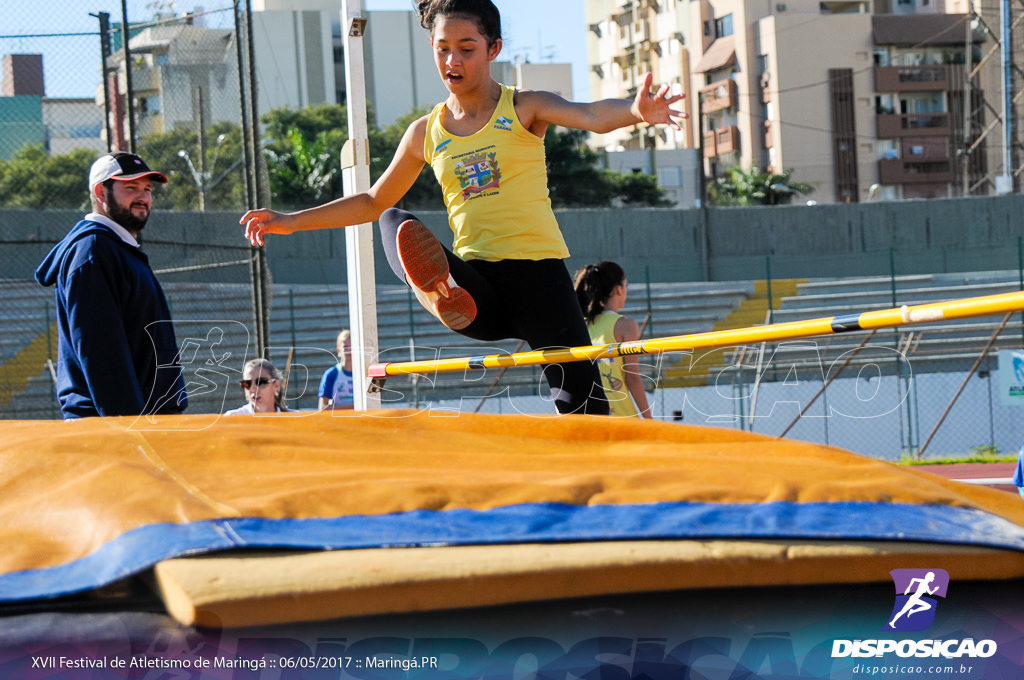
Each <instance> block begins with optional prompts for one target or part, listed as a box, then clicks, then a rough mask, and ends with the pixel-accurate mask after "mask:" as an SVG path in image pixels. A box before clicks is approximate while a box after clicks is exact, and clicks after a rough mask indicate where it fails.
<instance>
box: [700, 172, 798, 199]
mask: <svg viewBox="0 0 1024 680" xmlns="http://www.w3.org/2000/svg"><path fill="white" fill-rule="evenodd" d="M792 176H793V169H792V168H790V169H789V170H785V171H783V172H781V173H774V172H764V171H762V170H760V169H758V168H757V167H752V168H751V169H750V170H749V171H746V170H744V169H743V168H741V167H740V166H738V165H737V166H734V167H732V168H729V170H728V171H727V173H726V174H725V176H723V177H718V178H716V179H715V180H714V182H712V183H711V184H710V185H709V186H708V195H709V198H710V202H711V205H715V206H719V207H724V206H748V205H785V204H787V203H790V202H791V201H792V200H793V196H794V195H795V194H810V193H811V192H813V191H814V186H813V185H811V184H807V183H805V182H793V181H792Z"/></svg>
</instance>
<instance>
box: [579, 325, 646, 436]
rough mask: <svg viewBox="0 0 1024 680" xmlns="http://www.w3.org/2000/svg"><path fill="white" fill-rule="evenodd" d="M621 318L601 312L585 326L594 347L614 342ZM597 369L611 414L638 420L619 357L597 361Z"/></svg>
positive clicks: (638, 415)
mask: <svg viewBox="0 0 1024 680" xmlns="http://www.w3.org/2000/svg"><path fill="white" fill-rule="evenodd" d="M621 318H622V315H621V314H616V313H615V312H601V313H600V314H598V315H597V317H596V318H595V319H594V323H591V324H587V330H588V331H590V340H591V342H593V343H594V344H595V345H610V344H612V343H613V342H616V340H615V322H616V321H618V320H619V319H621ZM597 368H598V370H599V371H600V372H601V384H603V385H604V393H605V396H606V397H608V406H609V407H611V414H612V415H613V416H616V417H620V418H639V417H640V414H639V413H638V412H637V410H636V405H635V404H634V403H633V398H632V397H630V396H629V388H627V387H626V381H625V379H624V377H623V375H622V359H621V358H620V357H609V358H607V359H599V360H598V362H597Z"/></svg>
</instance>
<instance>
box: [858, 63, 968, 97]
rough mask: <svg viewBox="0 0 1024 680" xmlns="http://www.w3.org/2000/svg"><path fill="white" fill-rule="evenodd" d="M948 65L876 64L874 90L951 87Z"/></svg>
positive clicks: (930, 90)
mask: <svg viewBox="0 0 1024 680" xmlns="http://www.w3.org/2000/svg"><path fill="white" fill-rule="evenodd" d="M949 68H950V67H949V66H944V65H942V64H931V65H928V66H876V67H875V92H941V91H945V90H949V89H952V87H953V81H952V79H951V78H950V73H949Z"/></svg>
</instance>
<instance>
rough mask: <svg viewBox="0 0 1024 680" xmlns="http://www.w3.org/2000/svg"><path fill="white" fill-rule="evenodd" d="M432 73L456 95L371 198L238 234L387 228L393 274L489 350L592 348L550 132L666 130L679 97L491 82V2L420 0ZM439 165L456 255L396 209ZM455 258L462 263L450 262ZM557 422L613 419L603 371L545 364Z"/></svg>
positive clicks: (433, 115) (421, 128)
mask: <svg viewBox="0 0 1024 680" xmlns="http://www.w3.org/2000/svg"><path fill="white" fill-rule="evenodd" d="M417 8H418V11H419V17H420V24H421V25H422V26H423V28H425V29H426V30H427V31H428V32H429V34H430V42H431V46H432V49H433V53H434V63H435V66H436V67H437V70H438V74H439V75H440V77H441V80H442V81H443V82H444V85H445V87H446V88H447V90H448V93H449V94H448V98H447V99H445V101H443V102H441V103H440V104H438V105H437V106H436V107H434V109H433V110H432V111H431V112H430V113H429V114H428V115H426V116H423V117H421V118H419V119H417V120H416V121H414V122H413V123H412V124H411V125H410V126H409V128H408V129H407V130H406V131H405V134H404V135H403V137H402V141H401V142H400V143H399V146H398V150H397V151H396V152H395V156H394V158H393V159H392V161H391V164H390V165H389V166H388V168H387V170H385V171H384V173H383V174H382V175H381V176H380V178H378V179H377V181H376V182H375V183H374V184H373V186H372V187H370V189H369V190H368V191H366V192H363V193H359V194H354V195H352V196H346V197H343V198H339V199H337V200H334V201H331V202H330V203H326V204H324V205H321V206H317V207H315V208H311V209H309V210H302V211H298V212H294V213H279V212H275V211H273V210H266V209H258V210H250V211H249V212H247V213H245V214H244V215H243V216H242V218H241V220H240V223H241V224H244V225H245V236H246V238H247V239H248V240H249V241H250V243H252V244H253V245H263V243H264V237H265V235H267V234H292V233H294V232H297V231H304V230H308V229H328V228H334V227H343V226H350V225H354V224H364V223H366V222H371V221H373V220H378V219H379V223H380V229H381V241H382V243H383V244H384V249H385V251H386V253H387V257H388V262H389V264H390V265H391V268H392V269H393V270H394V271H395V274H396V275H397V276H398V277H399V278H400V279H401V280H403V281H405V282H407V283H408V284H409V285H410V286H411V287H412V289H413V291H414V292H415V294H416V296H417V298H418V299H419V300H420V302H421V303H422V304H423V305H424V306H425V307H426V308H427V309H429V310H430V311H431V312H432V313H433V314H434V315H435V316H436V317H437V318H438V319H440V320H441V322H442V323H444V324H445V325H446V326H448V327H449V328H451V329H453V330H455V331H457V332H459V333H460V334H462V335H464V336H466V337H470V338H474V339H477V340H483V341H493V340H499V339H505V338H519V339H523V340H525V341H526V342H527V343H528V344H529V345H530V347H531V348H532V349H535V350H537V349H543V348H554V347H574V346H580V345H587V344H589V343H590V338H589V335H588V334H587V329H586V324H585V323H584V322H583V316H582V314H581V313H580V309H579V305H578V303H577V302H576V295H575V291H574V290H573V285H572V279H571V277H570V276H569V271H568V269H566V267H565V263H564V260H565V258H566V257H568V255H569V250H568V248H566V245H565V241H564V240H563V238H562V234H561V231H560V230H559V228H558V223H557V222H556V221H555V216H554V213H553V212H552V210H551V201H550V199H549V197H548V187H547V169H546V167H545V159H544V134H545V132H546V130H547V128H548V126H549V125H560V126H563V127H567V128H577V129H582V130H589V131H591V132H598V133H604V132H610V131H611V130H614V129H617V128H620V127H625V126H628V125H638V124H641V123H649V124H668V125H672V126H674V127H677V128H678V127H679V124H678V122H677V120H676V119H678V118H683V117H685V116H686V114H684V113H681V112H679V111H676V110H674V109H673V108H672V105H673V104H675V103H676V102H678V101H679V100H680V99H682V95H670V94H669V92H668V86H667V85H663V86H662V87H661V88H659V89H658V90H657V91H652V89H651V85H652V79H651V74H647V77H646V79H645V80H644V82H643V85H642V86H641V87H640V88H638V91H637V94H636V97H635V98H634V99H632V100H626V99H605V100H601V101H596V102H590V103H577V102H569V101H566V100H565V99H563V98H562V97H560V96H558V95H556V94H554V93H551V92H545V91H540V90H516V89H515V88H512V87H508V86H505V85H502V84H501V83H498V82H497V81H495V80H493V79H492V78H491V75H490V65H491V62H492V61H494V59H495V58H496V57H497V56H498V53H499V52H500V51H501V47H502V40H501V17H500V14H499V13H498V9H497V8H496V7H495V6H494V4H493V3H492V2H491V0H420V2H418V3H417ZM425 163H429V164H430V166H431V168H432V169H433V171H434V175H435V176H436V177H437V180H438V182H439V184H440V185H441V188H442V190H443V194H444V201H445V205H446V207H447V210H448V218H449V225H450V226H451V228H452V231H453V232H454V240H453V246H452V250H448V249H447V248H445V247H444V246H443V245H442V244H441V242H440V241H439V240H438V239H437V237H436V236H435V235H434V234H433V233H432V232H431V231H430V230H429V229H427V227H426V226H425V225H423V223H422V222H420V221H419V220H418V219H416V217H415V215H412V214H411V213H408V212H406V211H403V210H396V209H394V208H393V206H394V205H395V204H396V203H397V202H398V201H399V199H401V198H402V196H403V195H405V193H406V192H407V191H408V190H409V188H410V187H411V186H412V185H413V182H415V181H416V178H417V177H418V176H419V174H420V171H421V169H422V168H423V166H424V164H425ZM453 251H454V252H453ZM544 375H545V377H546V379H547V382H548V385H549V387H550V390H551V399H552V401H553V402H554V404H555V407H556V408H557V410H558V412H559V413H588V414H606V413H608V404H607V401H606V400H605V397H604V393H603V390H602V389H601V381H600V377H599V375H598V373H597V368H596V367H595V366H594V365H592V364H590V363H589V362H569V363H565V364H552V365H549V366H545V368H544Z"/></svg>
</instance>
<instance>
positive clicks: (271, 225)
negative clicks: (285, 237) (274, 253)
mask: <svg viewBox="0 0 1024 680" xmlns="http://www.w3.org/2000/svg"><path fill="white" fill-rule="evenodd" d="M287 217H288V216H287V215H286V214H285V213H280V212H277V211H276V210H267V209H265V208H260V209H258V210H250V211H249V212H247V213H245V214H244V215H242V219H240V220H238V223H239V224H244V225H245V238H246V239H247V240H248V241H249V243H251V244H252V245H254V246H262V245H263V236H264V235H265V234H290V233H292V230H291V228H290V227H289V226H288V224H287V223H286V218H287Z"/></svg>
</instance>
